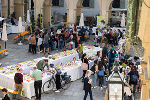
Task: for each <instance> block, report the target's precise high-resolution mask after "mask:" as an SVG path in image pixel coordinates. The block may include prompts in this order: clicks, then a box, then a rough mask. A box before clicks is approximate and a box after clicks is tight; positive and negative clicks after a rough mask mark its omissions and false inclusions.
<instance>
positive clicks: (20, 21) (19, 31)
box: [18, 17, 23, 45]
mask: <svg viewBox="0 0 150 100" xmlns="http://www.w3.org/2000/svg"><path fill="white" fill-rule="evenodd" d="M22 30H23V29H22V18H21V17H19V22H18V33H22V32H23V31H22ZM21 40H22V37H20V43H18V45H22V43H21Z"/></svg>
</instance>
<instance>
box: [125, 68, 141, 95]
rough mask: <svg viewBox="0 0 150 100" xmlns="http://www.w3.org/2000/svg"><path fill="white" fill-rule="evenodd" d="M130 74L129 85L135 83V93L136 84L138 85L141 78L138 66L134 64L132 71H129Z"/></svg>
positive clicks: (134, 89)
mask: <svg viewBox="0 0 150 100" xmlns="http://www.w3.org/2000/svg"><path fill="white" fill-rule="evenodd" d="M128 75H129V76H130V80H129V85H130V86H132V85H133V93H135V91H136V85H137V83H138V80H139V73H138V71H137V67H136V66H133V67H132V68H131V71H130V72H129V73H128Z"/></svg>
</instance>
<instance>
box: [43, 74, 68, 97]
mask: <svg viewBox="0 0 150 100" xmlns="http://www.w3.org/2000/svg"><path fill="white" fill-rule="evenodd" d="M60 82H61V89H63V90H66V89H68V88H69V87H70V85H71V76H70V75H67V73H64V74H62V75H60ZM54 87H55V77H54V75H52V78H50V80H48V81H46V82H45V83H44V85H43V92H44V93H46V94H47V93H49V92H50V91H52V90H53V89H54Z"/></svg>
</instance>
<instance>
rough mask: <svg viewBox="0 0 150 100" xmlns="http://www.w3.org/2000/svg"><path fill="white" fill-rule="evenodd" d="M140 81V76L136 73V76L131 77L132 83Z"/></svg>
mask: <svg viewBox="0 0 150 100" xmlns="http://www.w3.org/2000/svg"><path fill="white" fill-rule="evenodd" d="M137 81H138V76H137V75H136V74H135V72H134V74H133V75H131V82H134V83H136V82H137Z"/></svg>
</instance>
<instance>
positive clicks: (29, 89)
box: [0, 48, 101, 99]
mask: <svg viewBox="0 0 150 100" xmlns="http://www.w3.org/2000/svg"><path fill="white" fill-rule="evenodd" d="M98 50H101V49H100V48H99V49H98V48H97V49H94V50H93V51H92V53H93V54H96V52H97V51H98ZM87 51H88V50H87ZM86 53H87V54H88V53H89V52H86ZM92 53H91V54H92ZM74 57H75V58H76V59H79V55H78V53H74V54H72V55H68V56H64V57H61V58H59V59H56V60H52V59H49V64H50V63H53V64H55V66H58V65H60V64H64V63H66V62H70V61H72V60H73V58H74ZM42 59H43V58H38V59H35V61H36V62H33V61H28V63H32V64H31V65H30V64H29V65H28V63H26V62H22V63H19V66H21V67H22V68H23V72H24V73H28V74H30V70H31V69H32V67H34V66H35V65H36V63H37V62H38V61H40V60H42ZM77 63H78V66H75V67H71V68H65V69H64V70H62V72H67V74H68V75H71V80H72V81H75V80H77V79H80V78H81V77H82V73H83V72H82V70H81V61H77ZM93 64H94V62H93V61H90V64H89V66H90V68H91V66H92V65H93ZM8 67H11V66H8ZM50 77H51V76H46V75H44V77H43V79H42V82H43V84H44V83H45V82H46V81H47V80H48V79H49V78H50ZM23 84H24V94H25V97H27V98H29V99H31V97H32V96H35V91H34V81H33V80H32V81H30V82H27V81H24V83H23ZM0 85H1V86H3V87H6V88H9V89H12V90H15V87H14V74H9V75H6V74H3V73H0Z"/></svg>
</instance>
